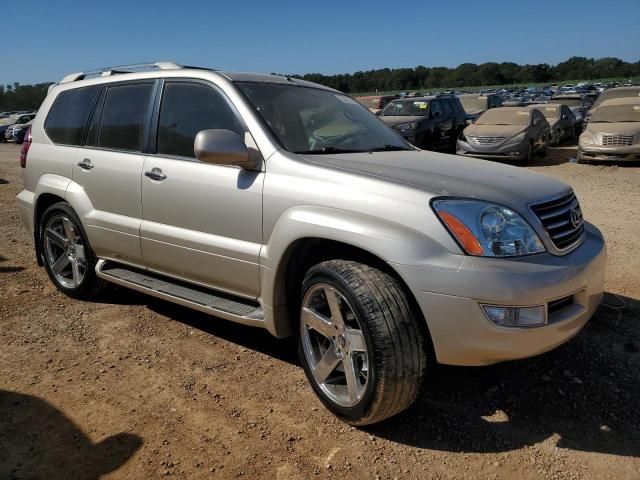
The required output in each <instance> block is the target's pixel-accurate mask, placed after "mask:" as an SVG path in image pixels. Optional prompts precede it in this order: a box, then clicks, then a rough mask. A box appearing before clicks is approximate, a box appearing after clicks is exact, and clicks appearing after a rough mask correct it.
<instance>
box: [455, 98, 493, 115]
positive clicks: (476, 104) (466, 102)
mask: <svg viewBox="0 0 640 480" xmlns="http://www.w3.org/2000/svg"><path fill="white" fill-rule="evenodd" d="M458 98H459V99H460V103H462V107H463V108H464V109H465V110H467V111H468V110H485V109H486V108H487V103H488V102H487V101H488V100H489V97H477V96H475V95H470V96H466V95H461V96H459V97H458Z"/></svg>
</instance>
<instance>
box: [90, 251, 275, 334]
mask: <svg viewBox="0 0 640 480" xmlns="http://www.w3.org/2000/svg"><path fill="white" fill-rule="evenodd" d="M96 275H97V276H98V277H100V278H102V279H104V280H106V281H108V282H111V283H115V284H117V285H121V286H123V287H127V288H131V289H133V290H137V291H139V292H142V293H146V294H149V295H152V296H154V297H157V298H161V299H163V300H168V301H169V302H173V303H177V304H178V305H182V306H184V307H187V308H192V309H194V310H198V311H200V312H204V313H208V314H210V315H214V316H216V317H220V318H224V319H226V320H231V321H233V322H237V323H242V324H244V325H251V326H256V327H264V314H263V311H262V306H261V305H260V304H259V303H258V302H257V301H255V300H247V299H245V298H241V297H236V296H233V295H229V294H226V293H221V292H217V291H215V290H210V289H208V288H205V287H200V286H197V285H192V284H189V283H186V282H183V281H181V280H176V279H173V278H170V277H165V276H163V275H158V274H155V273H151V272H147V271H144V270H140V269H137V268H133V267H130V266H128V265H122V264H119V263H115V262H111V261H105V260H98V263H97V264H96Z"/></svg>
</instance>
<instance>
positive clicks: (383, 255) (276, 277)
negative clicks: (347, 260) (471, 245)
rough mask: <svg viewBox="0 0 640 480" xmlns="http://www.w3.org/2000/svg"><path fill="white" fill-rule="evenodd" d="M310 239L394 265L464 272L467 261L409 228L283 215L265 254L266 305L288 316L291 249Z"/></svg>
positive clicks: (347, 215) (298, 211)
mask: <svg viewBox="0 0 640 480" xmlns="http://www.w3.org/2000/svg"><path fill="white" fill-rule="evenodd" d="M308 238H314V239H323V240H332V241H336V242H341V243H345V244H347V245H350V246H353V247H357V248H360V249H362V250H364V251H366V252H368V253H370V254H372V255H375V256H376V257H378V258H379V259H381V260H382V261H384V262H387V263H393V264H402V265H430V266H432V267H433V268H434V269H446V270H449V269H451V270H458V269H459V268H460V263H461V259H462V256H459V255H451V253H450V252H449V251H448V250H446V249H445V248H444V247H443V246H442V245H441V244H440V243H438V242H437V241H435V240H434V239H432V238H430V237H428V236H426V235H425V234H424V233H421V232H419V231H417V230H414V229H412V228H410V227H408V226H406V225H401V224H398V223H393V222H390V221H387V220H383V219H380V218H378V217H373V216H369V215H364V214H360V213H357V212H350V211H346V210H340V209H335V208H328V207H320V206H312V205H303V206H297V207H293V208H291V209H289V210H287V211H286V212H284V213H283V214H282V215H281V217H280V218H279V220H278V222H277V223H276V225H275V227H274V229H273V231H272V233H271V235H270V237H269V240H268V243H267V245H266V246H265V247H264V248H263V251H262V253H261V261H260V266H261V277H262V278H261V283H262V302H263V305H264V306H265V307H267V308H268V309H274V310H275V311H278V310H279V311H280V312H281V313H282V312H283V309H281V308H280V307H283V306H284V305H285V304H286V292H285V285H284V283H285V276H286V269H287V263H288V260H289V256H290V253H291V247H292V245H294V244H295V243H296V242H297V241H298V240H303V239H308ZM274 315H275V316H278V315H276V314H275V313H274ZM282 322H283V321H282V320H278V321H276V324H275V325H274V330H276V331H278V330H280V331H283V330H282V329H287V328H288V326H287V325H286V321H285V322H284V323H282ZM279 336H280V334H279Z"/></svg>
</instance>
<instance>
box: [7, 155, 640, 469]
mask: <svg viewBox="0 0 640 480" xmlns="http://www.w3.org/2000/svg"><path fill="white" fill-rule="evenodd" d="M572 155H573V156H575V148H573V147H559V148H556V149H553V150H552V151H551V152H550V156H549V157H548V158H546V159H543V160H538V161H537V162H536V165H535V166H533V167H532V168H533V169H534V170H536V171H539V172H543V173H546V174H548V175H552V176H554V177H558V178H561V179H563V180H565V181H567V182H568V183H570V184H571V185H572V186H573V187H574V189H575V191H576V193H577V195H578V197H579V199H580V201H581V203H582V207H583V211H584V214H585V217H587V218H588V219H589V220H590V221H592V222H593V223H595V224H596V225H598V226H599V227H600V228H601V229H602V231H603V232H604V234H605V237H606V238H607V242H608V247H609V262H608V272H607V281H606V289H607V292H608V294H607V295H606V296H605V300H604V301H605V303H606V304H607V305H608V306H606V307H605V306H602V307H600V309H599V310H598V312H597V314H596V315H595V317H594V318H593V319H592V321H591V322H590V323H589V324H588V326H587V327H586V328H585V329H584V330H583V331H582V332H581V333H580V334H579V335H578V336H576V337H575V338H574V339H573V340H571V341H570V342H569V343H567V344H566V345H564V346H562V347H560V348H558V349H557V350H555V351H553V352H550V353H548V354H545V355H543V356H540V357H537V358H532V359H527V360H523V361H518V362H511V363H505V364H501V365H496V366H491V367H483V368H454V367H443V366H439V367H434V368H433V369H432V371H431V374H430V375H429V378H428V381H427V384H426V385H425V389H424V393H423V394H422V395H421V397H420V398H419V400H418V401H417V402H416V404H415V405H414V406H413V407H412V408H411V409H410V410H409V411H407V412H405V413H403V414H401V415H399V416H397V417H395V418H393V419H391V420H389V421H387V422H385V423H383V424H380V425H377V426H372V427H367V428H362V429H356V428H352V427H350V426H347V425H345V424H343V423H341V422H340V421H338V420H336V419H335V418H334V417H332V416H331V415H330V414H329V413H328V412H326V411H325V410H324V409H323V408H322V406H321V404H320V402H319V401H318V400H316V398H315V397H314V395H313V393H312V391H311V389H310V388H309V387H307V384H306V379H305V377H304V374H303V372H302V369H301V368H300V367H299V366H298V363H297V360H296V354H295V347H294V345H293V344H292V342H290V341H279V340H276V339H274V338H271V337H270V336H269V335H268V334H267V333H265V332H263V331H259V330H256V329H251V328H248V327H242V326H238V325H234V324H231V323H227V322H224V321H222V320H218V319H215V318H212V317H208V316H206V315H203V314H199V313H196V312H192V311H189V310H186V309H183V308H180V307H177V306H174V305H172V304H169V303H166V302H163V301H160V300H156V299H153V298H151V297H147V296H143V295H139V294H137V293H134V292H130V291H126V290H114V291H113V293H111V294H110V296H109V297H108V298H107V299H106V300H105V301H103V302H101V303H86V302H79V301H74V300H71V299H68V298H66V297H64V296H63V295H61V294H60V293H57V292H56V290H55V289H54V288H53V286H52V284H51V283H50V282H49V280H48V278H47V276H46V274H45V272H44V270H42V269H40V268H38V267H37V266H36V262H35V259H34V254H33V248H32V243H31V239H30V238H29V236H28V235H27V234H26V233H25V231H24V230H23V228H22V225H21V224H20V221H19V218H18V212H17V210H16V205H15V200H14V197H15V195H16V194H17V193H18V191H19V190H20V189H21V188H22V187H21V181H20V177H19V174H20V172H19V170H20V169H19V167H18V147H17V146H15V145H6V144H2V145H0V478H1V479H14V478H15V479H32V478H46V479H66V480H68V479H76V478H77V479H91V478H107V479H153V478H159V477H163V476H168V477H173V478H197V479H199V478H236V477H245V478H273V479H308V478H346V477H348V478H354V479H370V478H399V479H405V478H419V479H423V478H429V479H431V478H433V479H449V478H456V479H458V478H478V479H487V478H488V479H491V478H497V479H506V478H518V479H519V480H526V479H538V478H540V479H564V478H569V479H578V478H593V479H604V478H611V479H638V478H640V373H639V372H640V353H639V351H640V325H639V323H638V322H639V321H640V247H639V246H638V243H639V240H640V166H638V165H636V166H596V165H577V164H574V163H570V162H568V159H569V158H570V157H571V156H572Z"/></svg>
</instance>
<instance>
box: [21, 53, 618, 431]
mask: <svg viewBox="0 0 640 480" xmlns="http://www.w3.org/2000/svg"><path fill="white" fill-rule="evenodd" d="M126 72H130V73H126ZM525 110H526V109H525ZM494 111H495V110H490V111H489V112H487V113H485V115H489V114H490V113H491V112H494ZM513 111H514V112H517V111H518V110H513ZM526 112H527V115H530V111H529V110H526ZM527 118H528V117H527ZM525 127H526V126H525V125H522V126H521V127H520V128H521V129H522V128H525ZM20 164H21V167H23V168H22V177H23V183H24V190H22V191H21V192H20V193H19V194H18V197H17V202H18V207H19V208H18V209H19V212H20V216H21V218H22V220H23V222H24V224H25V225H26V226H27V228H28V229H29V231H30V232H31V233H32V235H33V238H34V241H35V251H36V258H37V261H38V263H39V264H40V265H42V266H44V268H45V269H46V272H47V274H48V276H49V278H50V279H51V281H52V282H53V284H54V285H55V286H56V287H57V288H58V289H59V290H60V291H61V292H63V293H64V294H66V295H68V296H70V297H73V298H77V299H92V298H95V296H96V295H98V292H99V291H100V290H101V289H102V288H103V287H104V286H105V284H107V283H115V284H118V285H121V286H123V287H127V288H131V289H134V290H138V291H141V292H144V293H147V294H149V295H153V296H156V297H159V298H161V299H165V300H167V301H170V302H175V303H177V304H180V305H183V306H185V307H189V308H192V309H195V310H199V311H201V312H206V313H209V314H211V315H212V316H215V317H218V318H221V319H227V320H231V321H234V322H239V323H241V324H245V325H251V326H255V327H261V328H265V329H267V330H268V331H269V332H271V333H272V334H273V335H275V336H276V337H286V336H289V335H292V334H295V335H297V336H298V337H299V343H298V344H299V354H300V361H301V363H302V366H303V368H304V371H305V374H306V375H307V378H308V379H309V382H310V384H311V386H312V388H313V390H314V391H315V393H316V394H317V396H318V397H319V398H320V400H321V401H322V402H323V403H324V405H325V406H326V407H327V408H328V409H329V410H330V411H331V412H333V413H334V414H336V415H337V416H338V417H340V418H341V419H343V420H344V421H346V422H349V423H351V424H354V425H364V424H370V423H375V422H379V421H381V420H383V419H385V418H388V417H390V416H392V415H394V414H396V413H398V412H400V411H402V410H404V409H406V408H407V407H408V406H409V405H411V403H412V402H413V401H414V399H415V398H416V396H417V395H418V392H419V391H420V386H421V383H422V381H423V379H424V378H425V376H426V375H428V374H429V372H430V371H431V369H432V367H433V364H434V362H441V363H445V364H453V365H488V364H492V363H496V362H501V361H505V360H511V359H516V358H524V357H529V356H532V355H537V354H540V353H542V352H545V351H547V350H550V349H553V348H555V347H557V346H558V345H560V344H562V343H564V342H566V341H567V340H569V339H570V338H571V337H573V336H574V335H575V334H577V333H578V332H579V331H580V329H581V328H582V327H583V326H584V325H585V323H586V322H587V321H588V320H589V318H590V317H591V315H592V314H593V312H594V311H595V309H596V308H597V306H598V304H599V302H600V299H601V296H602V291H603V279H604V269H605V262H606V259H605V256H606V253H605V243H604V240H603V237H602V235H601V234H600V232H599V231H598V229H597V228H596V227H594V226H593V225H591V224H589V223H588V222H586V221H584V220H583V218H582V214H581V210H580V205H579V202H578V199H577V198H576V196H575V195H574V193H573V191H572V189H571V188H570V187H569V186H568V185H567V184H565V183H563V182H561V181H558V180H555V179H553V178H549V177H546V176H544V175H541V174H538V173H535V172H532V171H527V170H521V169H518V168H515V167H510V166H505V165H499V164H496V163H492V162H482V161H477V160H471V159H466V158H463V157H458V156H454V155H445V154H439V153H433V152H426V151H422V150H419V149H417V148H414V147H413V146H411V145H410V144H409V143H407V142H406V141H405V140H404V139H403V138H402V136H400V135H399V134H398V133H396V132H395V131H394V130H392V129H390V128H387V127H386V126H385V125H384V124H383V123H382V122H381V121H380V120H379V119H378V118H376V117H375V116H374V115H372V114H371V113H370V112H368V111H367V110H366V108H365V107H363V106H362V105H360V104H359V103H358V102H356V101H355V100H353V99H352V98H350V97H348V96H346V95H344V94H342V93H340V92H338V91H336V90H333V89H330V88H327V87H324V86H321V85H316V84H313V83H309V82H305V81H302V80H299V79H294V78H287V77H282V76H275V75H259V74H246V73H230V72H220V71H213V70H207V69H195V68H188V67H181V66H180V65H177V64H174V63H167V62H162V63H156V64H151V65H144V66H141V65H136V66H129V67H122V66H121V67H112V68H107V69H102V70H98V71H93V72H85V73H75V74H70V75H68V76H66V77H65V78H64V79H63V80H61V81H60V83H59V84H57V85H55V86H53V87H52V88H51V89H50V91H49V94H48V96H47V97H46V99H45V101H44V103H43V104H42V107H41V109H40V111H39V113H38V115H37V117H36V119H35V120H34V122H33V124H32V128H31V130H30V131H29V132H28V134H27V137H26V138H25V143H24V144H23V146H22V151H21V156H20ZM212 321H216V320H215V319H214V318H213V317H212ZM479 394H480V392H479Z"/></svg>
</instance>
